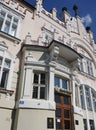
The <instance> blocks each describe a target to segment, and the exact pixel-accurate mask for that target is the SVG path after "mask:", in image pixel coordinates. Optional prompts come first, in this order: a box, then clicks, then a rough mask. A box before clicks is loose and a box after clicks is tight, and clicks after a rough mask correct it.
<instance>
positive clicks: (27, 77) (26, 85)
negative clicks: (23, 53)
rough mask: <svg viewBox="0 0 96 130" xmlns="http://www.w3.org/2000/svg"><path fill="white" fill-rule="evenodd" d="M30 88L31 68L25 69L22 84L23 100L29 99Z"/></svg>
mask: <svg viewBox="0 0 96 130" xmlns="http://www.w3.org/2000/svg"><path fill="white" fill-rule="evenodd" d="M31 87H32V68H31V67H27V68H25V82H24V95H23V98H30V96H31Z"/></svg>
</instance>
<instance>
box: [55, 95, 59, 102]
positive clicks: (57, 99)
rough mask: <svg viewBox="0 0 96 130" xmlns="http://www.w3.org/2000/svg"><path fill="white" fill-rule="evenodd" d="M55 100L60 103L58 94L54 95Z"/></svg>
mask: <svg viewBox="0 0 96 130" xmlns="http://www.w3.org/2000/svg"><path fill="white" fill-rule="evenodd" d="M55 102H56V103H60V96H59V95H55Z"/></svg>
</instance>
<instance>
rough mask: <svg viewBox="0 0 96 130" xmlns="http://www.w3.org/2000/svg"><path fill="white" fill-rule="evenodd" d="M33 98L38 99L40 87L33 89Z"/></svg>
mask: <svg viewBox="0 0 96 130" xmlns="http://www.w3.org/2000/svg"><path fill="white" fill-rule="evenodd" d="M33 98H38V87H33Z"/></svg>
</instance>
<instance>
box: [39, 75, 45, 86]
mask: <svg viewBox="0 0 96 130" xmlns="http://www.w3.org/2000/svg"><path fill="white" fill-rule="evenodd" d="M40 83H41V84H45V74H43V73H41V80H40Z"/></svg>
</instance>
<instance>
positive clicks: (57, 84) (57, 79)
mask: <svg viewBox="0 0 96 130" xmlns="http://www.w3.org/2000/svg"><path fill="white" fill-rule="evenodd" d="M54 85H55V86H56V87H60V78H58V77H55V83H54Z"/></svg>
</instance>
